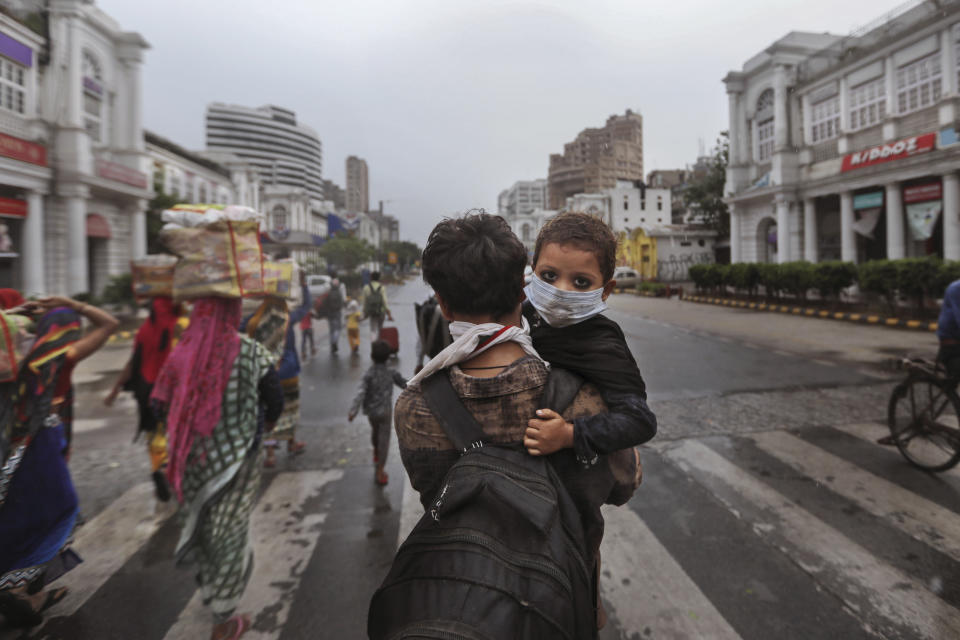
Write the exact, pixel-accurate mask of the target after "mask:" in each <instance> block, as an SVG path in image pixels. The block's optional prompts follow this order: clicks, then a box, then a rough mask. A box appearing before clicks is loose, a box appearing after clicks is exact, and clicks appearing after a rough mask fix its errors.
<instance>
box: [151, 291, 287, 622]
mask: <svg viewBox="0 0 960 640" xmlns="http://www.w3.org/2000/svg"><path fill="white" fill-rule="evenodd" d="M239 324H240V300H234V299H227V298H204V299H200V300H196V301H195V303H194V307H193V313H192V315H191V317H190V326H189V327H188V328H187V330H186V331H185V332H184V334H183V337H182V338H181V340H180V342H179V343H178V344H177V346H176V347H174V349H173V351H172V352H171V353H170V355H169V356H168V357H167V360H166V362H165V363H164V365H163V368H162V369H161V370H160V374H159V375H158V376H157V381H156V384H155V386H154V389H153V395H152V396H151V397H152V400H153V402H154V403H155V406H156V408H157V410H158V414H159V417H161V419H163V420H165V422H166V425H167V442H168V449H169V462H168V466H167V478H168V479H169V481H170V485H171V486H172V487H173V491H174V494H175V495H176V496H177V499H178V500H179V501H180V503H181V508H180V512H179V513H180V519H181V523H182V525H183V529H182V531H181V535H180V541H179V543H178V544H177V551H176V556H177V562H178V563H185V562H195V563H196V564H197V565H198V569H199V571H198V575H197V578H198V580H199V583H200V589H201V593H202V595H203V600H204V603H205V604H207V605H208V606H209V607H210V609H211V610H212V611H213V615H214V627H213V632H212V634H211V638H213V640H222V639H230V640H233V639H235V638H239V637H240V636H241V635H243V633H244V632H246V631H247V630H248V629H249V628H250V618H249V617H248V616H246V615H235V613H234V612H235V610H236V608H237V605H238V603H239V601H240V598H241V596H242V595H243V591H244V589H245V588H246V585H247V581H248V580H249V577H250V572H251V569H252V567H253V552H252V549H251V546H250V544H249V529H250V513H251V511H252V509H253V503H254V497H255V495H256V492H257V487H258V486H259V484H260V473H261V469H262V466H263V465H262V455H261V454H262V451H261V450H262V447H261V442H262V436H263V434H262V433H260V431H259V429H258V426H257V425H258V420H257V413H258V409H259V406H260V404H261V403H263V405H264V407H265V410H264V413H265V423H266V424H267V429H268V430H269V428H271V427H272V425H273V423H274V422H275V421H276V420H277V417H278V416H279V415H280V412H281V411H282V410H283V391H282V389H281V387H280V380H279V378H278V377H277V374H276V371H275V370H274V368H273V362H274V360H275V358H274V357H273V356H272V355H271V354H270V353H269V352H268V351H267V350H266V349H265V348H264V347H263V346H261V345H260V344H259V343H257V342H256V341H255V340H253V339H252V338H249V337H247V336H245V335H241V334H240V333H238V331H237V327H238V326H239Z"/></svg>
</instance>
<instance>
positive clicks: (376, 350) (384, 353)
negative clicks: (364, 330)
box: [370, 340, 393, 364]
mask: <svg viewBox="0 0 960 640" xmlns="http://www.w3.org/2000/svg"><path fill="white" fill-rule="evenodd" d="M391 353H393V349H391V348H390V345H389V344H387V343H386V342H384V341H383V340H377V341H375V342H374V343H373V344H372V345H370V357H371V358H373V361H374V362H376V363H377V364H383V363H384V362H386V361H387V358H389V357H390V354H391Z"/></svg>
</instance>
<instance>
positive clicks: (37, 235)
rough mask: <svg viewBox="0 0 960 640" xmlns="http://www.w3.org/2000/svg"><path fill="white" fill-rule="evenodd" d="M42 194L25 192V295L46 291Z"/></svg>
mask: <svg viewBox="0 0 960 640" xmlns="http://www.w3.org/2000/svg"><path fill="white" fill-rule="evenodd" d="M43 227H44V211H43V194H42V193H40V192H39V191H28V192H27V218H26V219H25V220H24V221H23V249H22V254H23V257H24V262H23V290H24V292H25V293H26V294H28V295H29V294H34V293H41V292H44V291H46V290H47V287H46V270H45V269H44V264H43V256H44V254H45V252H44V250H43Z"/></svg>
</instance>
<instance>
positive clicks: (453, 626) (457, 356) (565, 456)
mask: <svg viewBox="0 0 960 640" xmlns="http://www.w3.org/2000/svg"><path fill="white" fill-rule="evenodd" d="M422 260H423V274H424V279H425V280H426V281H427V283H428V284H430V285H431V286H432V287H433V289H434V291H435V292H436V295H437V300H438V303H439V305H440V307H441V309H442V311H443V314H444V316H445V317H446V318H447V319H449V320H450V334H451V336H452V338H453V342H452V344H450V346H448V347H447V348H446V349H444V350H443V351H441V352H440V353H439V354H437V356H436V357H434V358H432V359H431V360H430V361H429V362H428V363H427V364H426V366H425V367H424V368H423V370H422V371H421V372H420V373H418V374H417V375H416V376H414V377H413V378H412V379H411V380H410V381H409V383H408V386H407V388H406V390H405V391H404V392H403V393H402V394H401V395H400V398H399V399H398V400H397V404H396V411H395V426H396V432H397V438H398V441H399V445H400V456H401V459H402V461H403V465H404V467H405V468H406V470H407V473H408V475H409V478H410V482H411V484H412V486H413V488H414V489H415V490H416V491H418V492H419V494H420V502H421V504H422V505H423V507H424V510H425V514H424V516H423V517H422V519H421V520H420V522H419V523H418V524H417V526H416V527H415V528H414V530H413V532H412V533H411V534H410V536H409V537H408V538H407V541H406V542H405V543H404V544H403V545H402V546H401V548H400V550H399V551H398V553H397V558H396V559H395V561H394V564H393V567H392V569H391V571H390V573H389V574H388V575H387V578H386V579H385V580H384V583H383V585H382V586H381V587H380V589H379V590H378V591H377V592H376V593H375V594H374V597H373V600H372V601H371V604H370V612H369V617H368V629H367V631H368V634H369V637H370V638H372V639H374V640H380V639H386V638H393V637H447V636H446V635H443V634H447V635H451V636H452V635H456V636H457V637H484V638H507V637H509V638H531V639H534V638H559V639H565V640H581V639H584V638H595V637H596V633H597V626H598V615H597V603H598V592H597V562H598V552H599V547H600V541H601V539H602V537H603V517H602V515H601V513H600V506H601V505H602V504H604V503H608V504H615V505H620V504H623V503H625V502H626V501H627V500H629V499H630V497H631V496H632V495H633V492H634V491H635V490H636V487H637V486H638V484H639V459H638V456H637V453H636V451H635V450H633V449H625V450H623V451H618V452H616V453H614V454H612V455H609V456H600V457H599V458H598V459H597V460H596V461H595V462H594V463H593V464H591V465H589V466H585V465H583V464H582V463H581V462H579V461H578V460H577V459H576V456H575V455H574V454H573V452H572V450H571V449H564V450H561V451H559V452H557V453H555V454H553V455H551V456H548V457H547V456H531V455H530V454H529V453H527V452H526V450H525V449H524V447H523V438H524V433H525V431H526V429H527V426H528V421H529V420H530V418H532V417H534V416H535V414H536V411H537V410H538V409H541V408H544V407H549V408H552V409H554V410H555V411H557V412H558V413H560V414H562V415H563V417H564V418H565V419H567V420H574V419H575V418H578V417H585V416H589V415H595V414H597V413H600V412H603V411H605V410H606V408H605V406H604V404H603V400H602V398H601V396H600V393H599V391H598V390H597V389H596V388H595V387H593V386H592V385H589V384H582V380H580V379H578V378H576V376H573V375H572V374H569V373H565V372H561V371H559V370H554V371H548V369H547V366H546V365H545V363H544V362H543V361H542V360H541V359H540V357H539V356H538V355H537V353H536V351H535V350H534V348H533V346H532V342H531V340H530V333H529V326H528V325H527V323H526V322H525V320H524V319H523V317H522V314H521V307H520V305H521V302H522V300H523V286H524V282H523V267H524V265H525V264H526V250H525V249H524V247H523V245H522V243H520V241H519V240H518V239H517V238H516V236H515V235H514V234H513V233H512V232H511V231H510V228H509V226H508V225H507V224H506V223H505V222H504V221H503V219H502V218H499V217H497V216H490V215H487V214H478V215H468V216H465V217H463V218H459V219H451V220H445V221H443V222H441V223H440V224H439V225H437V226H436V227H435V228H434V230H433V232H432V233H431V234H430V238H429V240H428V241H427V247H426V249H424V252H423V258H422ZM404 633H408V634H410V635H409V636H404V635H403V634H404ZM417 634H419V635H417ZM431 634H433V635H431Z"/></svg>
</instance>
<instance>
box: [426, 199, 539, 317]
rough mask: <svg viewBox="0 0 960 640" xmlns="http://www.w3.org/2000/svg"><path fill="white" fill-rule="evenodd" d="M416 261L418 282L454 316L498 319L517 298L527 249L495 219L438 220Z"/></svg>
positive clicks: (503, 222)
mask: <svg viewBox="0 0 960 640" xmlns="http://www.w3.org/2000/svg"><path fill="white" fill-rule="evenodd" d="M421 262H422V265H423V279H424V280H426V281H427V284H429V285H430V286H431V287H433V290H434V291H435V292H436V293H437V295H438V296H439V298H440V299H441V300H443V303H444V304H445V305H446V306H447V308H448V309H449V310H450V311H453V312H454V313H462V314H467V315H491V316H493V317H494V318H501V317H503V316H505V315H506V314H508V313H510V312H511V311H513V310H515V309H516V308H517V305H518V304H519V303H520V300H521V298H522V294H523V268H524V267H525V266H526V264H527V250H526V249H524V247H523V244H522V243H521V242H520V240H518V239H517V236H515V235H514V234H513V231H511V230H510V225H508V224H507V221H506V220H504V219H503V218H501V217H500V216H494V215H490V214H488V213H477V214H468V215H465V216H463V217H460V218H448V219H446V220H444V221H443V222H441V223H440V224H438V225H437V226H435V227H434V228H433V231H431V232H430V237H429V238H428V239H427V246H426V248H425V249H424V250H423V257H422V260H421Z"/></svg>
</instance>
